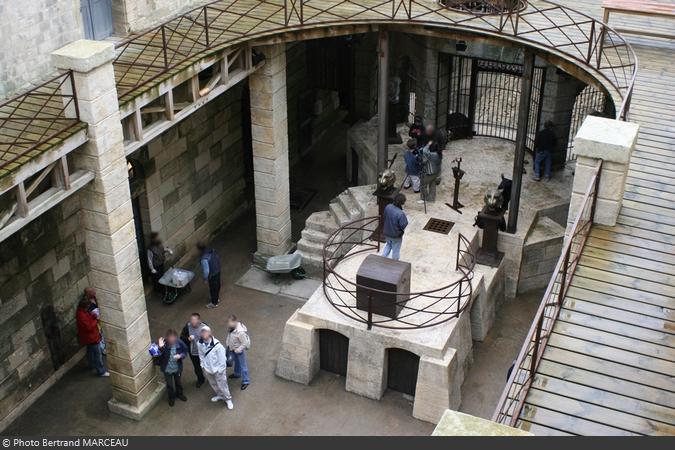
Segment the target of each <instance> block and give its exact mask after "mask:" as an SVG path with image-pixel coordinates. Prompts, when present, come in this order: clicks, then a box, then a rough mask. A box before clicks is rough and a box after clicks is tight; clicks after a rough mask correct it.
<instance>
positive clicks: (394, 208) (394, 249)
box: [382, 193, 408, 260]
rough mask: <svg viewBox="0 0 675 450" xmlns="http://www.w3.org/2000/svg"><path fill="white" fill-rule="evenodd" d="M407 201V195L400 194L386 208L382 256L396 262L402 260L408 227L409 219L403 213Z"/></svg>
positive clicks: (383, 218) (383, 219)
mask: <svg viewBox="0 0 675 450" xmlns="http://www.w3.org/2000/svg"><path fill="white" fill-rule="evenodd" d="M405 200H406V198H405V195H404V194H401V193H398V194H396V195H395V196H394V201H393V202H392V203H390V204H388V205H387V206H385V207H384V213H383V215H382V223H383V225H382V234H384V240H385V245H384V250H383V251H382V256H384V257H385V258H389V257H391V259H395V260H399V259H400V258H401V245H403V233H404V232H405V229H406V227H407V226H408V217H407V216H406V215H405V213H404V212H403V205H405ZM390 255H391V256H390Z"/></svg>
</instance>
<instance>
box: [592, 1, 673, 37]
mask: <svg viewBox="0 0 675 450" xmlns="http://www.w3.org/2000/svg"><path fill="white" fill-rule="evenodd" d="M602 8H603V10H604V11H605V13H604V17H603V22H604V23H606V24H609V15H610V13H619V14H626V15H632V16H648V17H660V18H668V17H670V18H675V5H674V4H667V3H660V2H653V1H645V0H604V1H603V2H602ZM615 29H616V31H617V32H619V33H625V34H639V35H643V36H649V37H658V38H665V39H675V32H673V31H669V32H667V33H662V32H656V31H649V30H636V29H626V28H615Z"/></svg>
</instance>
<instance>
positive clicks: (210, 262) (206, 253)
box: [197, 242, 220, 308]
mask: <svg viewBox="0 0 675 450" xmlns="http://www.w3.org/2000/svg"><path fill="white" fill-rule="evenodd" d="M197 249H198V250H199V251H200V252H201V257H200V263H201V266H202V275H203V277H204V281H205V282H206V283H208V285H209V296H210V298H211V303H209V304H207V305H206V307H207V308H216V307H218V303H219V302H220V256H218V253H216V251H215V250H214V249H213V248H211V247H208V246H207V245H206V244H205V243H204V242H200V243H198V244H197Z"/></svg>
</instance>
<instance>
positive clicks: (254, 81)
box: [249, 44, 291, 256]
mask: <svg viewBox="0 0 675 450" xmlns="http://www.w3.org/2000/svg"><path fill="white" fill-rule="evenodd" d="M258 50H259V51H260V52H262V53H263V54H264V55H265V65H264V66H263V67H262V69H260V70H258V71H257V72H255V73H253V74H252V75H251V76H250V77H249V87H250V92H251V134H252V138H253V174H254V184H255V211H256V234H257V238H258V254H259V255H261V256H274V255H283V254H285V253H287V252H288V251H289V250H290V248H291V207H290V191H289V183H288V176H289V175H288V113H287V108H286V51H285V46H284V45H283V44H279V45H270V46H265V47H259V48H258Z"/></svg>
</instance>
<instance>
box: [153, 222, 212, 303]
mask: <svg viewBox="0 0 675 450" xmlns="http://www.w3.org/2000/svg"><path fill="white" fill-rule="evenodd" d="M197 250H198V251H199V254H200V256H199V265H200V267H201V270H202V278H203V279H204V282H205V283H207V284H208V286H209V300H210V301H209V303H207V305H206V307H207V308H217V307H218V304H219V303H220V256H219V255H218V252H216V251H215V249H214V248H212V247H210V246H208V245H207V244H206V243H205V242H198V243H197ZM170 255H173V250H171V249H170V248H169V247H167V246H165V245H164V242H162V240H161V238H160V237H159V233H152V234H151V235H150V245H148V250H147V255H146V257H147V265H148V269H149V270H150V277H151V278H152V282H153V285H154V288H155V291H157V292H162V290H163V289H164V288H163V287H162V285H161V284H160V283H159V280H160V279H161V278H162V275H164V263H165V262H166V259H167V257H168V256H170Z"/></svg>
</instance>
